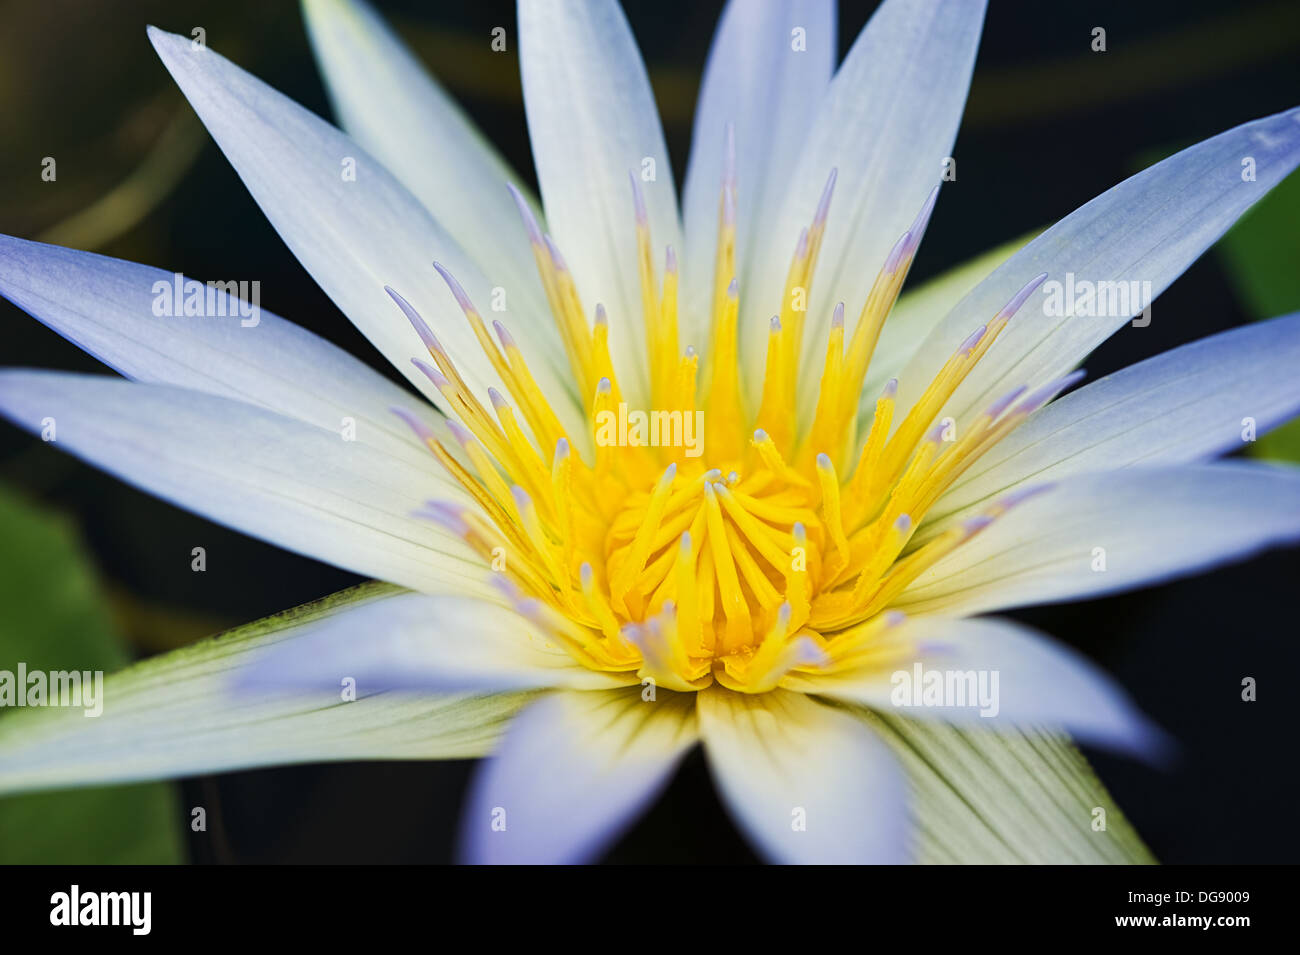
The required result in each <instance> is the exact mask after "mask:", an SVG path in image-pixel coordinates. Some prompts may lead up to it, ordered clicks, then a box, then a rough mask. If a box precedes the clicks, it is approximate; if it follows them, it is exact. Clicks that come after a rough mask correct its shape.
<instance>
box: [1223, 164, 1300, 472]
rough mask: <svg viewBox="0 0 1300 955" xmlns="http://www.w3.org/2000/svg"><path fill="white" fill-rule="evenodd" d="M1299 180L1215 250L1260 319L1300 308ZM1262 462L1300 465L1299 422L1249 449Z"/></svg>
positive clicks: (1285, 184)
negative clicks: (1283, 462)
mask: <svg viewBox="0 0 1300 955" xmlns="http://www.w3.org/2000/svg"><path fill="white" fill-rule="evenodd" d="M1298 221H1300V176H1289V177H1287V178H1286V179H1284V180H1283V181H1282V182H1281V183H1280V184H1279V185H1278V186H1277V187H1276V188H1274V190H1273V191H1272V192H1270V193H1269V194H1268V195H1267V196H1265V197H1264V198H1263V199H1262V200H1260V202H1259V204H1258V205H1257V206H1255V208H1253V209H1251V210H1250V212H1248V213H1246V215H1244V216H1243V217H1242V218H1241V220H1240V221H1239V222H1238V223H1237V224H1236V225H1235V226H1233V228H1232V229H1231V230H1230V231H1229V232H1228V234H1227V235H1225V236H1224V237H1223V239H1222V240H1221V241H1220V242H1219V244H1218V246H1217V247H1216V248H1217V249H1218V252H1219V256H1220V259H1221V261H1222V262H1223V265H1224V268H1225V269H1226V270H1227V272H1228V276H1229V278H1230V279H1231V280H1232V283H1233V285H1234V286H1235V287H1236V290H1237V295H1238V297H1239V298H1240V299H1241V302H1242V304H1243V305H1245V307H1246V309H1247V310H1248V311H1249V312H1250V313H1251V315H1252V317H1254V318H1256V319H1261V318H1273V317H1274V316H1276V315H1286V314H1288V313H1290V312H1294V311H1296V310H1298V309H1300V269H1297V268H1296V263H1297V262H1300V232H1297V230H1296V227H1295V224H1296V222H1298ZM1250 452H1251V454H1252V455H1253V456H1254V457H1258V458H1271V459H1273V460H1282V461H1300V418H1298V419H1296V420H1294V421H1291V422H1289V423H1287V424H1285V425H1283V426H1282V427H1280V428H1277V429H1276V430H1274V431H1271V432H1269V433H1268V434H1266V435H1261V436H1260V438H1259V440H1258V441H1256V442H1255V443H1254V445H1253V446H1252V447H1251V449H1250Z"/></svg>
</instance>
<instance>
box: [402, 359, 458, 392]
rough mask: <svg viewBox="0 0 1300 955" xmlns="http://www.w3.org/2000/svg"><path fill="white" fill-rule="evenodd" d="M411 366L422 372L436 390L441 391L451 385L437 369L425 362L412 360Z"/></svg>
mask: <svg viewBox="0 0 1300 955" xmlns="http://www.w3.org/2000/svg"><path fill="white" fill-rule="evenodd" d="M411 364H412V365H414V366H415V367H416V368H418V369H420V371H422V372H424V374H425V376H426V377H427V378H428V379H429V380H430V381H431V382H433V386H434V387H435V388H437V389H438V390H439V391H442V389H444V388H446V387H447V386H448V385H449V384H451V382H449V381H448V380H447V378H446V376H445V375H443V373H442V372H440V371H439V370H438V369H437V368H434V367H433V366H432V365H430V364H429V363H428V362H427V361H422V360H421V359H419V358H412V359H411Z"/></svg>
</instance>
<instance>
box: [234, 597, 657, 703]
mask: <svg viewBox="0 0 1300 955" xmlns="http://www.w3.org/2000/svg"><path fill="white" fill-rule="evenodd" d="M344 677H351V678H352V679H354V680H356V685H357V687H358V688H363V689H365V691H366V692H367V693H379V692H386V691H389V690H439V691H443V692H461V691H488V692H496V691H500V690H509V689H522V688H534V687H555V686H565V687H573V688H576V689H587V690H592V689H607V688H609V687H614V686H626V685H627V684H628V682H629V679H630V681H631V682H634V683H636V682H639V681H638V680H637V678H636V677H635V676H632V677H630V678H629V677H627V676H622V677H620V676H615V675H614V674H610V673H601V672H597V671H595V670H589V669H587V668H586V667H584V666H582V665H581V664H580V663H578V662H577V661H576V660H575V659H574V658H573V656H572V655H571V654H570V653H568V652H566V651H565V650H564V649H563V648H561V647H558V646H556V645H554V643H552V642H550V639H549V638H548V637H547V636H546V634H545V633H543V632H542V631H540V630H539V629H538V628H537V626H536V625H535V624H534V623H533V622H532V621H530V620H528V619H527V618H525V617H522V616H520V614H518V613H517V612H516V611H515V610H513V609H511V608H509V607H502V606H499V605H496V604H489V603H485V602H483V601H481V600H471V599H468V598H465V597H453V596H433V597H431V596H426V595H424V594H413V593H408V594H402V595H399V596H396V597H392V598H390V599H388V600H384V601H377V602H375V603H372V604H367V605H365V606H362V607H357V608H356V609H352V610H348V611H347V612H346V613H340V614H337V615H335V616H334V617H333V618H331V619H330V620H329V621H327V622H325V623H323V624H322V625H321V626H320V627H319V628H317V630H316V632H314V633H313V634H311V635H310V636H309V637H305V638H304V639H302V640H296V641H294V642H293V643H292V644H289V645H285V646H284V647H283V648H279V647H277V648H276V649H275V650H272V651H271V652H269V653H267V654H265V655H264V656H262V657H259V658H258V659H257V660H255V661H253V662H252V663H251V664H250V665H249V667H248V668H247V670H246V671H245V672H244V673H243V674H241V675H240V677H239V682H240V684H241V685H243V686H246V687H249V688H254V689H256V688H262V689H265V688H276V687H278V688H309V689H333V688H335V687H337V686H339V681H340V680H341V679H343V678H344Z"/></svg>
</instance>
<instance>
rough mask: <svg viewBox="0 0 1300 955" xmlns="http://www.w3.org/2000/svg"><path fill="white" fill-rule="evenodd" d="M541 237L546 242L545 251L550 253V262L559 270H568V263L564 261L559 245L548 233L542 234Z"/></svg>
mask: <svg viewBox="0 0 1300 955" xmlns="http://www.w3.org/2000/svg"><path fill="white" fill-rule="evenodd" d="M542 239H543V241H545V243H546V251H547V252H549V253H550V254H551V264H552V265H554V266H555V267H556V268H557V269H559V270H560V271H561V272H567V271H569V266H568V263H566V262H565V261H564V256H562V255H561V254H560V249H559V246H557V245H556V244H555V240H554V239H552V238H551V237H550V235H545V236H542Z"/></svg>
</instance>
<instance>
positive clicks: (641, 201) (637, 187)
mask: <svg viewBox="0 0 1300 955" xmlns="http://www.w3.org/2000/svg"><path fill="white" fill-rule="evenodd" d="M627 181H628V182H630V183H631V184H632V206H633V208H634V209H636V224H637V225H648V224H649V222H650V217H649V215H647V213H646V211H645V196H644V195H643V194H642V192H641V184H640V183H639V182H637V181H636V174H635V173H634V172H632V170H631V169H629V170H628V171H627Z"/></svg>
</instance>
